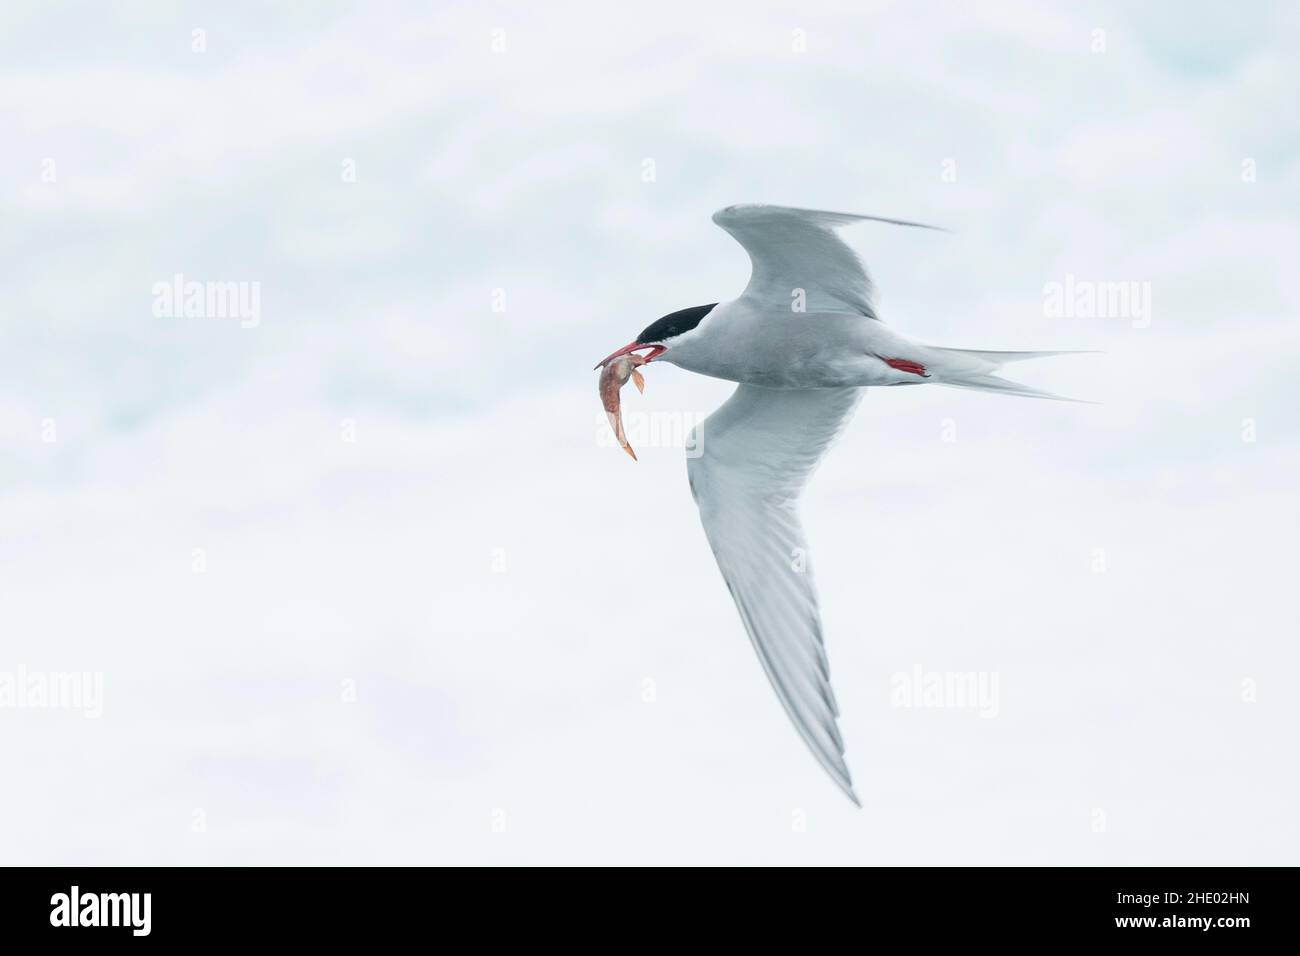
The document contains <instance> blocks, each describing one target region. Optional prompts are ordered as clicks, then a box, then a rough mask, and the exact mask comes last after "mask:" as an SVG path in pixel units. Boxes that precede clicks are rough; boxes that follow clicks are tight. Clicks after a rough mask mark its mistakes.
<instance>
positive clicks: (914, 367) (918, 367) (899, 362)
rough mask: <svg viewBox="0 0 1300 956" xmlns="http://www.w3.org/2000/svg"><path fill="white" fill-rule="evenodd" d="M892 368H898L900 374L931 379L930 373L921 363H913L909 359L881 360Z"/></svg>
mask: <svg viewBox="0 0 1300 956" xmlns="http://www.w3.org/2000/svg"><path fill="white" fill-rule="evenodd" d="M881 361H882V362H884V363H885V364H886V365H888V366H889V367H890V368H896V369H898V370H899V371H900V372H911V373H912V374H913V375H919V376H921V377H922V378H929V377H930V373H929V372H927V371H926V370H925V366H924V365H922V364H921V363H920V362H913V361H910V360H909V359H897V358H887V359H881Z"/></svg>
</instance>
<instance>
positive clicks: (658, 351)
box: [596, 302, 718, 368]
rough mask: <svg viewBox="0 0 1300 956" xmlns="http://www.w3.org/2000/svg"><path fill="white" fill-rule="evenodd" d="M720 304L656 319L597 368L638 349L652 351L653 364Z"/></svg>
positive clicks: (673, 313)
mask: <svg viewBox="0 0 1300 956" xmlns="http://www.w3.org/2000/svg"><path fill="white" fill-rule="evenodd" d="M717 304H718V303H716V302H713V303H710V304H709V305H694V306H691V307H690V308H689V309H681V310H679V311H677V312H670V313H669V314H668V315H665V316H664V317H663V318H661V319H655V321H653V322H651V323H650V324H649V325H647V326H646V327H645V329H644V330H642V332H641V334H640V335H638V336H637V337H636V340H635V341H633V342H629V343H628V344H627V345H625V346H623V347H622V348H621V349H619V350H618V351H617V352H614V353H613V354H612V355H609V356H607V357H606V358H605V359H603V360H602V361H600V362H597V363H596V368H600V367H601V366H602V365H608V364H609V363H610V362H611V361H613V360H614V359H616V358H618V357H619V356H620V355H627V354H628V353H629V352H635V351H636V350H637V349H651V350H652V351H651V352H650V354H649V355H647V356H646V359H645V360H646V361H647V362H653V361H654V360H655V359H657V358H658V357H659V356H660V355H662V354H663V353H664V352H667V351H668V349H669V348H670V347H671V340H672V339H675V338H677V336H679V335H682V334H683V333H685V332H689V331H690V330H691V329H693V328H695V327H696V326H697V325H699V324H700V320H701V319H703V318H704V317H705V316H706V315H708V314H709V312H710V311H712V309H713V307H714V306H715V305H717Z"/></svg>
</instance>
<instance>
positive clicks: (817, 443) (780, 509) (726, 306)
mask: <svg viewBox="0 0 1300 956" xmlns="http://www.w3.org/2000/svg"><path fill="white" fill-rule="evenodd" d="M713 221H714V222H715V223H717V224H718V225H719V226H721V227H722V228H723V229H725V230H726V231H727V232H729V233H730V234H731V235H732V236H733V237H734V238H735V239H736V241H737V242H739V243H740V244H741V246H743V247H744V249H745V251H746V252H747V253H748V254H749V258H750V263H751V267H752V270H751V274H750V277H749V284H748V285H747V286H746V287H745V290H744V291H743V292H742V293H741V294H740V296H739V297H738V298H736V299H733V300H732V301H730V302H722V303H713V304H711V305H699V306H694V307H692V308H688V309H682V310H680V311H677V312H673V313H671V314H669V315H665V316H663V317H662V318H660V319H658V320H657V321H655V322H652V323H651V324H650V325H649V326H647V327H646V328H645V330H644V331H642V332H641V334H640V335H638V336H637V337H636V338H635V339H634V340H633V341H632V342H629V343H628V344H627V345H625V346H623V347H622V348H620V349H618V350H617V351H615V352H614V353H613V354H611V355H609V356H607V357H606V358H605V359H604V360H602V361H601V362H600V363H598V365H597V367H598V368H600V367H603V366H606V365H608V364H609V363H610V362H613V361H615V360H616V359H620V357H621V356H633V357H634V358H635V360H636V363H637V364H638V365H641V366H644V365H647V364H649V363H651V362H669V363H671V364H673V365H676V366H678V367H679V368H683V369H686V370H687V371H691V372H696V373H698V374H701V375H708V376H711V377H714V378H720V379H725V380H727V381H732V382H737V383H739V385H738V387H737V388H736V391H735V392H734V393H733V394H732V396H731V398H729V399H728V400H727V401H726V402H724V403H723V404H722V405H721V406H720V407H719V408H718V410H717V411H715V412H714V413H713V414H712V415H710V416H709V417H708V418H707V419H705V420H704V421H703V422H701V423H700V425H699V427H698V428H697V430H696V431H695V432H692V434H691V437H690V447H691V448H692V449H694V451H695V452H698V454H696V455H694V456H693V457H688V459H687V475H688V478H689V481H690V487H691V493H692V495H693V496H694V498H695V501H696V504H697V505H698V506H699V510H700V520H701V522H702V523H703V525H704V532H705V535H706V536H707V537H708V540H709V545H710V546H711V547H712V549H713V554H714V557H716V558H717V562H718V567H719V569H720V570H721V571H722V577H723V579H724V580H725V582H726V585H727V589H728V590H729V591H730V592H731V596H732V598H733V599H734V600H735V603H736V609H737V610H738V611H739V612H740V619H741V621H742V623H743V624H744V627H745V630H746V631H747V632H748V634H749V638H750V641H751V642H752V643H753V645H754V650H755V651H757V652H758V658H759V661H760V662H761V663H762V665H763V670H764V671H765V672H766V673H767V677H768V680H769V681H771V684H772V687H773V689H774V690H775V691H776V694H777V696H778V697H779V698H780V700H781V704H782V705H783V706H784V707H785V710H786V713H787V714H789V716H790V719H791V721H792V722H793V723H794V726H795V729H796V730H798V732H799V735H800V736H801V737H802V738H803V740H804V743H805V744H807V746H808V749H809V750H811V751H812V753H813V756H815V757H816V758H817V760H818V762H819V763H820V764H821V765H822V767H823V768H825V770H826V772H827V773H829V774H830V776H831V779H833V780H834V781H835V783H836V784H838V785H839V787H840V789H842V790H843V791H844V793H845V794H847V795H848V797H849V799H850V800H852V801H853V802H854V803H855V804H857V805H858V806H861V805H862V803H861V800H859V798H858V795H857V793H856V792H855V791H854V789H853V783H852V780H851V778H850V775H849V768H848V765H847V764H846V763H845V761H844V742H843V739H842V738H841V737H840V732H839V728H838V726H837V725H836V719H837V718H838V717H839V708H838V705H837V704H836V701H835V695H834V693H833V692H832V690H831V683H830V668H829V665H828V663H827V658H826V648H825V645H824V642H823V640H822V624H821V615H820V612H819V610H818V604H817V593H816V590H815V589H814V587H813V579H812V573H811V571H810V569H809V568H808V566H807V563H806V558H805V556H806V554H807V551H808V547H807V542H806V541H805V538H804V532H803V527H802V525H801V524H800V521H799V516H798V510H797V505H798V501H799V496H800V493H801V492H802V491H803V488H804V486H805V484H806V483H807V481H808V478H809V476H810V475H811V474H812V472H813V470H814V469H815V468H816V466H817V464H818V463H819V462H820V461H821V459H822V457H823V456H824V455H825V453H826V451H827V449H828V448H829V447H830V446H831V444H832V443H833V442H834V440H835V439H836V437H837V436H838V435H839V434H840V432H841V431H842V430H843V429H844V427H845V426H846V425H847V424H848V422H849V420H850V419H851V418H852V416H853V412H854V410H855V409H856V408H857V406H858V402H859V401H860V400H861V398H862V394H863V389H864V388H867V387H871V386H876V385H917V384H922V383H933V384H940V385H956V386H960V387H963V388H973V389H981V390H985V391H992V392H1003V393H1006V394H1011V395H1024V396H1030V397H1035V398H1059V397H1060V396H1057V395H1053V394H1051V393H1048V392H1043V391H1039V390H1037V389H1033V388H1029V387H1028V386H1025V385H1020V384H1018V383H1015V382H1012V381H1009V380H1007V379H1004V378H1002V377H1000V376H999V375H997V374H996V373H997V371H998V370H999V369H1000V368H1001V367H1002V366H1003V365H1004V364H1005V363H1007V362H1013V361H1017V360H1020V359H1029V358H1039V357H1042V356H1048V355H1062V354H1068V353H1063V352H989V351H974V350H970V349H952V348H940V347H937V346H932V345H923V344H921V343H919V342H914V341H912V340H911V339H909V338H906V337H905V336H903V335H900V334H899V333H897V332H895V331H893V330H892V329H890V328H889V327H888V326H887V325H885V324H884V323H883V322H882V321H880V318H879V316H878V315H877V314H876V308H875V305H874V302H873V286H872V283H871V280H870V279H869V278H868V275H867V270H866V268H865V266H864V265H863V263H862V261H861V260H860V259H859V258H858V256H857V255H856V254H855V253H854V251H853V250H852V249H851V248H849V246H847V245H846V244H845V243H844V241H843V240H842V239H841V238H840V237H839V235H838V234H837V233H836V231H835V230H836V228H837V227H839V226H846V225H849V224H850V223H856V222H864V221H873V222H883V223H890V224H892V225H897V226H912V227H917V228H922V229H936V228H938V227H935V226H926V225H924V224H923V223H917V222H906V221H903V220H899V219H885V218H882V217H880V216H860V215H853V214H849V213H837V212H820V211H817V210H811V209H793V208H788V207H783V206H768V205H738V206H728V207H727V208H726V209H723V210H720V211H719V212H717V213H714V215H713ZM642 350H645V354H641V352H642ZM621 379H622V381H626V379H627V375H625V374H624V375H621ZM602 383H604V379H602ZM619 384H621V382H620V383H619ZM638 384H639V383H638ZM617 388H618V385H617V384H616V385H615V386H614V396H615V399H616V396H617ZM606 407H607V408H609V404H608V402H607V405H606ZM614 411H615V412H616V411H617V402H616V401H615V407H614ZM611 421H613V419H612V418H611ZM620 441H621V443H623V444H624V447H625V448H626V447H627V446H626V442H625V440H623V439H621V438H620ZM627 450H628V451H629V453H630V452H631V450H630V448H629V449H627ZM633 457H635V455H633Z"/></svg>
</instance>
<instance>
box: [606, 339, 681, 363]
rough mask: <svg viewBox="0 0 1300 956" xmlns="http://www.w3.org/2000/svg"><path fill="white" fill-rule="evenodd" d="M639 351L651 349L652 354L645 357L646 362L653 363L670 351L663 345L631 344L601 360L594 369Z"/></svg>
mask: <svg viewBox="0 0 1300 956" xmlns="http://www.w3.org/2000/svg"><path fill="white" fill-rule="evenodd" d="M637 349H650V354H649V355H647V356H646V357H645V360H646V362H653V361H654V360H655V359H657V358H658V357H659V356H661V355H663V354H664V353H665V352H667V351H668V349H667V348H665V347H664V346H662V345H646V344H645V343H644V342H629V343H628V344H627V345H625V346H623V347H622V348H621V349H619V350H618V351H617V352H614V353H613V354H612V355H607V356H605V357H604V358H603V359H601V360H600V361H599V362H597V363H596V364H595V365H594V366H592V367H593V368H600V367H601V366H602V365H608V364H609V363H610V362H612V361H614V359H616V358H618V357H619V356H620V355H627V354H628V353H629V352H635V351H636V350H637ZM642 364H645V363H642Z"/></svg>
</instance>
